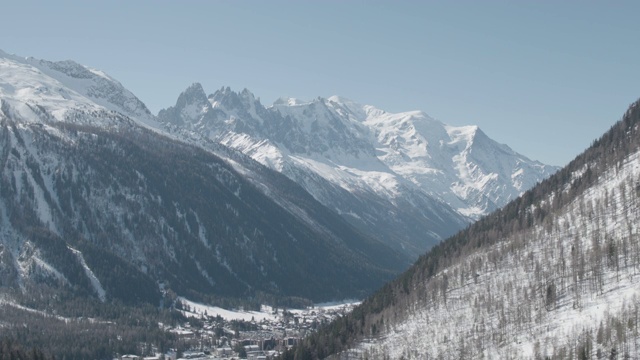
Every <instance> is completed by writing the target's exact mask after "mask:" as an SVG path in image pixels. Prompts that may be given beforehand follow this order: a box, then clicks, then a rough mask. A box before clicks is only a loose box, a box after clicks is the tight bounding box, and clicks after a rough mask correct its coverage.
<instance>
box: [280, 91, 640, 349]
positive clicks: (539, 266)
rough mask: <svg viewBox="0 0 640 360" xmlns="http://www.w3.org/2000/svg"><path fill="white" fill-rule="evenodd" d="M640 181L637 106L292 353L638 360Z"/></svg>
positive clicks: (638, 114) (638, 112) (638, 109)
mask: <svg viewBox="0 0 640 360" xmlns="http://www.w3.org/2000/svg"><path fill="white" fill-rule="evenodd" d="M639 178H640V101H638V102H636V103H635V104H633V105H632V106H631V107H630V108H629V110H628V111H627V113H626V114H625V115H624V117H623V119H622V120H621V121H619V122H618V123H616V124H615V125H614V126H613V127H612V128H611V130H609V131H608V132H607V133H606V134H604V135H603V136H602V137H601V138H600V139H598V140H597V141H595V142H594V143H593V145H592V146H591V147H590V148H589V149H587V150H586V151H585V152H584V153H583V154H581V155H580V156H578V157H577V158H576V159H575V160H573V161H572V162H571V163H570V164H569V165H568V166H566V167H565V168H563V169H562V170H560V171H558V172H557V173H556V174H555V175H553V176H551V177H550V178H549V179H547V180H545V181H543V182H542V183H540V184H539V185H537V186H536V187H534V188H533V189H532V190H529V191H527V192H525V194H524V195H523V196H521V197H519V198H517V199H516V200H514V201H512V202H510V203H509V204H508V205H506V206H505V207H503V208H502V209H500V210H498V211H496V212H494V213H492V214H490V215H488V216H486V217H484V218H483V219H481V220H479V221H478V222H476V223H474V224H473V225H471V226H470V227H468V228H467V229H465V230H463V231H461V232H460V233H458V234H457V235H455V236H453V237H451V238H449V239H447V240H445V241H444V242H442V243H441V244H439V245H438V246H436V247H434V248H433V249H432V250H431V251H430V252H428V253H427V254H425V255H424V256H422V257H421V258H420V259H419V260H418V261H417V262H416V264H415V265H414V266H413V267H412V268H411V269H409V270H408V271H407V272H406V273H404V274H403V275H401V276H399V277H398V279H397V280H395V281H394V282H392V283H389V284H387V285H385V286H384V287H383V288H382V289H381V290H380V291H379V292H377V293H376V294H375V295H374V296H372V297H370V298H369V299H366V300H365V301H363V303H362V305H361V306H360V307H359V308H356V309H354V311H353V313H352V314H351V315H349V316H348V317H345V318H343V319H339V320H337V321H336V322H335V323H334V324H332V325H330V326H328V327H327V328H326V329H324V330H322V331H321V332H320V333H319V334H317V335H314V336H313V337H314V338H312V339H307V340H306V341H305V343H304V344H303V345H302V346H301V347H300V348H298V349H297V350H296V352H295V354H308V356H311V357H318V358H330V359H362V358H369V359H383V358H384V359H432V358H433V359H480V358H488V359H505V358H514V359H544V358H549V359H592V358H598V359H603V358H608V359H619V358H627V359H636V358H638V357H639V356H640V351H639V348H638V346H637V344H638V343H639V341H640V333H639V331H638V330H639V326H640V324H639V323H638V316H637V315H638V310H639V307H638V304H639V302H638V299H639V298H640V277H638V269H639V268H640V238H639V237H638V231H639V230H640V227H639V226H638V224H640V182H639V181H638V179H639ZM334 339H340V340H338V341H334ZM347 349H349V350H347ZM337 352H341V353H339V354H336V355H335V356H333V357H330V356H329V355H330V354H331V353H334V354H335V353H337ZM291 355H293V354H291ZM285 358H288V357H285Z"/></svg>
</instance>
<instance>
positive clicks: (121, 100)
mask: <svg viewBox="0 0 640 360" xmlns="http://www.w3.org/2000/svg"><path fill="white" fill-rule="evenodd" d="M0 102H1V104H2V106H1V107H0V225H1V226H0V284H2V285H6V288H5V290H7V291H8V292H9V291H18V292H27V291H31V290H29V289H37V290H38V291H39V292H40V291H43V292H45V293H49V292H51V293H54V294H56V293H65V294H68V293H72V294H73V296H81V297H87V298H95V299H98V300H101V301H110V300H118V301H123V302H125V303H133V304H135V303H138V302H150V303H154V304H157V303H158V301H159V300H160V295H161V294H160V288H159V286H158V284H162V290H163V291H165V292H166V291H168V290H172V291H174V292H177V293H178V294H184V295H187V294H195V295H196V296H220V297H254V298H256V297H258V296H263V297H264V296H269V297H271V298H274V297H276V298H277V297H280V298H287V297H302V298H306V299H313V300H316V301H322V300H333V299H339V298H347V297H358V296H362V295H364V294H365V293H367V292H369V291H371V290H373V289H375V288H376V287H377V286H379V285H380V283H381V282H382V281H384V279H385V278H386V279H388V278H391V277H392V276H394V274H396V273H397V272H399V271H400V270H401V269H402V268H404V267H406V265H407V262H406V258H405V257H403V256H401V255H400V254H398V253H397V252H395V251H394V250H392V249H391V248H389V247H388V246H387V245H385V244H383V243H381V242H380V241H378V240H377V239H375V238H371V237H367V236H366V235H365V234H363V233H362V232H360V231H358V230H357V229H355V228H354V227H353V226H351V225H350V224H348V223H347V222H346V221H345V220H344V219H343V218H342V217H340V216H338V215H337V214H335V213H334V212H333V211H331V210H330V209H328V208H327V207H325V206H323V205H322V204H320V203H319V202H318V201H317V200H315V199H314V198H313V197H312V196H311V195H310V194H308V193H307V192H306V191H305V190H304V189H303V188H301V187H300V186H299V185H297V184H296V183H294V182H293V181H291V180H290V179H288V178H287V177H285V176H283V175H282V174H280V173H278V172H275V171H273V170H270V169H268V168H267V167H264V166H262V165H260V164H259V163H257V162H256V161H255V160H252V159H251V158H249V157H247V156H245V155H243V154H241V153H239V152H237V151H235V150H231V149H229V148H226V147H223V146H222V145H219V144H214V143H211V142H206V141H201V142H199V143H198V146H193V145H190V144H188V143H186V142H184V141H180V140H179V139H176V137H171V136H169V134H167V133H165V132H163V130H162V128H161V125H160V123H158V122H157V121H156V120H155V117H154V116H153V115H152V114H150V113H149V111H148V110H147V108H146V106H145V105H144V104H143V103H142V102H141V101H140V100H138V99H137V98H136V97H135V96H134V95H133V94H132V93H131V92H129V91H128V90H126V89H124V88H123V87H122V86H121V85H120V84H119V83H118V82H117V81H115V80H113V79H112V78H110V77H109V76H108V75H106V74H104V73H102V72H101V71H98V70H93V69H90V68H87V67H84V66H82V65H79V64H77V63H74V62H72V61H63V62H48V61H43V60H37V59H33V58H20V57H17V56H13V55H7V54H5V53H0ZM187 140H188V139H187ZM214 153H215V154H214ZM216 154H218V155H220V156H218V155H216ZM42 289H44V290H42ZM3 293H4V292H3ZM65 296H66V295H65Z"/></svg>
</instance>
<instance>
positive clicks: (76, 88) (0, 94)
mask: <svg viewBox="0 0 640 360" xmlns="http://www.w3.org/2000/svg"><path fill="white" fill-rule="evenodd" d="M0 98H1V99H2V101H3V105H4V106H5V108H9V107H10V108H11V109H12V110H11V111H14V112H17V113H19V115H20V116H21V117H22V118H24V119H36V121H40V120H38V119H41V118H43V117H44V118H49V119H50V120H57V121H70V122H83V123H86V124H92V125H106V124H105V121H107V122H108V121H109V120H108V119H107V120H105V119H104V118H108V117H106V116H103V115H100V114H97V113H104V112H108V111H114V112H118V113H120V114H122V115H125V116H127V117H130V118H131V119H135V121H137V122H138V123H139V124H143V125H146V126H151V127H158V124H157V122H156V120H155V117H154V116H153V115H152V114H151V112H149V109H147V107H146V105H145V104H144V103H142V101H140V100H139V99H138V98H137V97H136V96H135V95H133V94H132V93H131V92H130V91H129V90H127V89H125V88H124V87H123V86H122V85H121V84H120V83H119V82H118V81H116V80H114V79H113V78H111V77H110V76H109V75H107V74H105V73H104V72H102V71H100V70H95V69H91V68H88V67H85V66H83V65H80V64H78V63H76V62H73V61H71V60H66V61H57V62H51V61H46V60H38V59H35V58H30V57H29V58H22V57H18V56H15V55H10V54H7V53H5V52H3V51H2V50H0ZM7 111H9V110H7ZM78 113H82V115H78ZM90 113H94V114H96V115H95V116H87V114H90Z"/></svg>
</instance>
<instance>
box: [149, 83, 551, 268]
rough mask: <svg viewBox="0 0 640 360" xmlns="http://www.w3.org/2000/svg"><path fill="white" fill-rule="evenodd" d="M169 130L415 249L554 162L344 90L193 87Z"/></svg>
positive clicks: (168, 112)
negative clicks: (246, 160) (302, 92)
mask: <svg viewBox="0 0 640 360" xmlns="http://www.w3.org/2000/svg"><path fill="white" fill-rule="evenodd" d="M158 119H159V120H160V121H161V122H163V123H165V124H167V128H168V129H170V131H173V132H175V133H179V134H183V135H185V136H187V137H200V138H204V139H210V140H213V141H216V142H220V143H222V144H224V145H227V146H229V147H231V148H234V149H237V150H239V151H242V152H243V153H245V154H247V155H249V156H251V157H252V158H254V159H255V160H257V161H259V162H261V163H262V164H264V165H266V166H269V167H271V168H273V169H275V170H277V171H280V172H282V173H283V174H285V175H287V176H288V177H290V178H292V179H293V180H295V181H296V182H297V183H299V184H302V185H303V186H304V187H305V188H306V189H307V191H309V192H310V193H311V194H313V195H314V197H316V199H318V200H319V201H321V202H322V203H323V204H325V205H327V206H328V207H331V208H333V209H335V210H336V211H337V212H338V213H340V214H343V216H344V217H345V218H347V219H348V220H349V221H350V222H352V223H353V224H354V225H356V226H358V227H360V228H361V229H363V230H364V231H369V232H370V233H372V234H377V235H378V236H380V237H382V238H385V239H387V241H388V242H389V243H391V244H394V245H396V246H397V247H398V248H401V249H404V250H405V252H407V253H409V254H413V256H415V254H417V253H420V252H422V251H424V250H425V249H426V248H428V247H429V246H432V245H434V244H436V243H438V242H439V241H440V240H442V239H443V238H446V237H447V236H449V235H451V234H452V233H453V232H455V231H456V230H458V229H460V228H462V227H463V226H464V225H465V224H467V223H468V222H470V221H471V220H474V219H477V218H479V217H480V216H482V215H484V214H487V213H488V212H490V211H492V210H495V209H497V208H498V207H500V206H502V205H504V204H506V203H507V202H508V201H510V200H512V199H514V198H515V197H517V196H518V195H520V194H521V193H522V192H524V191H525V190H527V189H528V188H530V187H532V186H533V185H534V184H536V183H537V182H538V181H540V180H542V179H544V178H546V177H547V176H549V175H550V174H552V173H553V172H554V171H555V170H556V168H554V167H551V166H547V165H543V164H541V163H539V162H536V161H531V160H529V159H527V158H526V157H524V156H522V155H520V154H517V153H516V152H514V151H513V150H511V149H510V148H509V147H508V146H506V145H502V144H498V143H496V142H495V141H493V140H491V139H490V138H488V137H487V136H486V135H485V134H484V133H483V132H482V131H481V130H480V129H479V128H478V127H476V126H465V127H453V126H448V125H445V124H443V123H441V122H439V121H437V120H434V119H432V118H430V117H429V116H428V115H426V114H425V113H423V112H420V111H414V112H405V113H398V114H394V113H388V112H385V111H383V110H380V109H377V108H375V107H373V106H369V105H360V104H357V103H355V102H353V101H350V100H347V99H344V98H340V97H337V96H333V97H330V98H328V99H325V98H317V99H315V100H313V101H301V100H298V99H293V98H290V99H284V98H283V99H279V100H278V101H276V102H275V103H274V104H273V105H272V106H270V107H265V106H263V105H262V104H261V103H260V101H259V100H258V99H256V98H255V97H254V95H253V94H251V92H249V91H248V90H246V89H245V90H243V91H242V92H240V93H236V92H234V91H232V90H231V89H229V88H222V89H220V90H218V91H216V92H215V93H213V94H211V95H209V96H208V97H207V96H206V95H205V92H204V89H203V88H202V86H201V85H200V84H197V83H196V84H193V85H192V86H190V87H189V88H188V89H187V90H185V91H184V92H183V93H182V94H181V95H180V96H179V98H178V101H177V102H176V105H175V106H173V107H170V108H168V109H165V110H162V111H160V113H159V114H158Z"/></svg>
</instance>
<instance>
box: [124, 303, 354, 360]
mask: <svg viewBox="0 0 640 360" xmlns="http://www.w3.org/2000/svg"><path fill="white" fill-rule="evenodd" d="M358 304H359V302H357V301H345V302H341V303H332V304H320V305H317V306H313V307H309V308H306V309H303V310H301V309H286V308H275V307H270V306H264V305H263V306H262V307H261V309H260V311H244V310H226V309H223V308H220V307H215V306H208V305H203V304H199V303H196V302H192V301H189V300H187V299H185V298H179V299H178V301H177V306H176V310H177V311H179V312H181V313H182V315H183V316H184V317H185V318H186V319H187V321H185V322H184V323H182V324H179V325H177V326H169V325H165V324H159V325H160V327H161V328H163V329H164V330H165V331H168V332H171V333H174V334H175V335H176V336H177V337H178V338H179V343H180V348H179V349H170V350H169V351H167V352H165V353H164V354H162V353H157V354H156V355H155V356H139V355H135V354H127V355H122V356H120V359H126V360H155V359H173V360H177V359H220V360H223V359H227V360H231V359H247V360H263V359H264V360H268V359H273V358H275V357H276V356H277V355H279V354H281V353H282V352H283V351H284V350H286V349H288V348H291V347H293V346H294V345H296V344H297V343H298V341H300V340H301V339H303V338H304V337H305V336H307V335H308V334H310V333H312V332H314V331H316V330H317V329H318V328H319V327H320V326H322V325H324V324H327V323H329V322H331V321H332V320H333V319H335V318H337V317H339V316H344V315H346V314H347V313H349V312H351V310H353V308H354V307H355V306H357V305H358Z"/></svg>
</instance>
